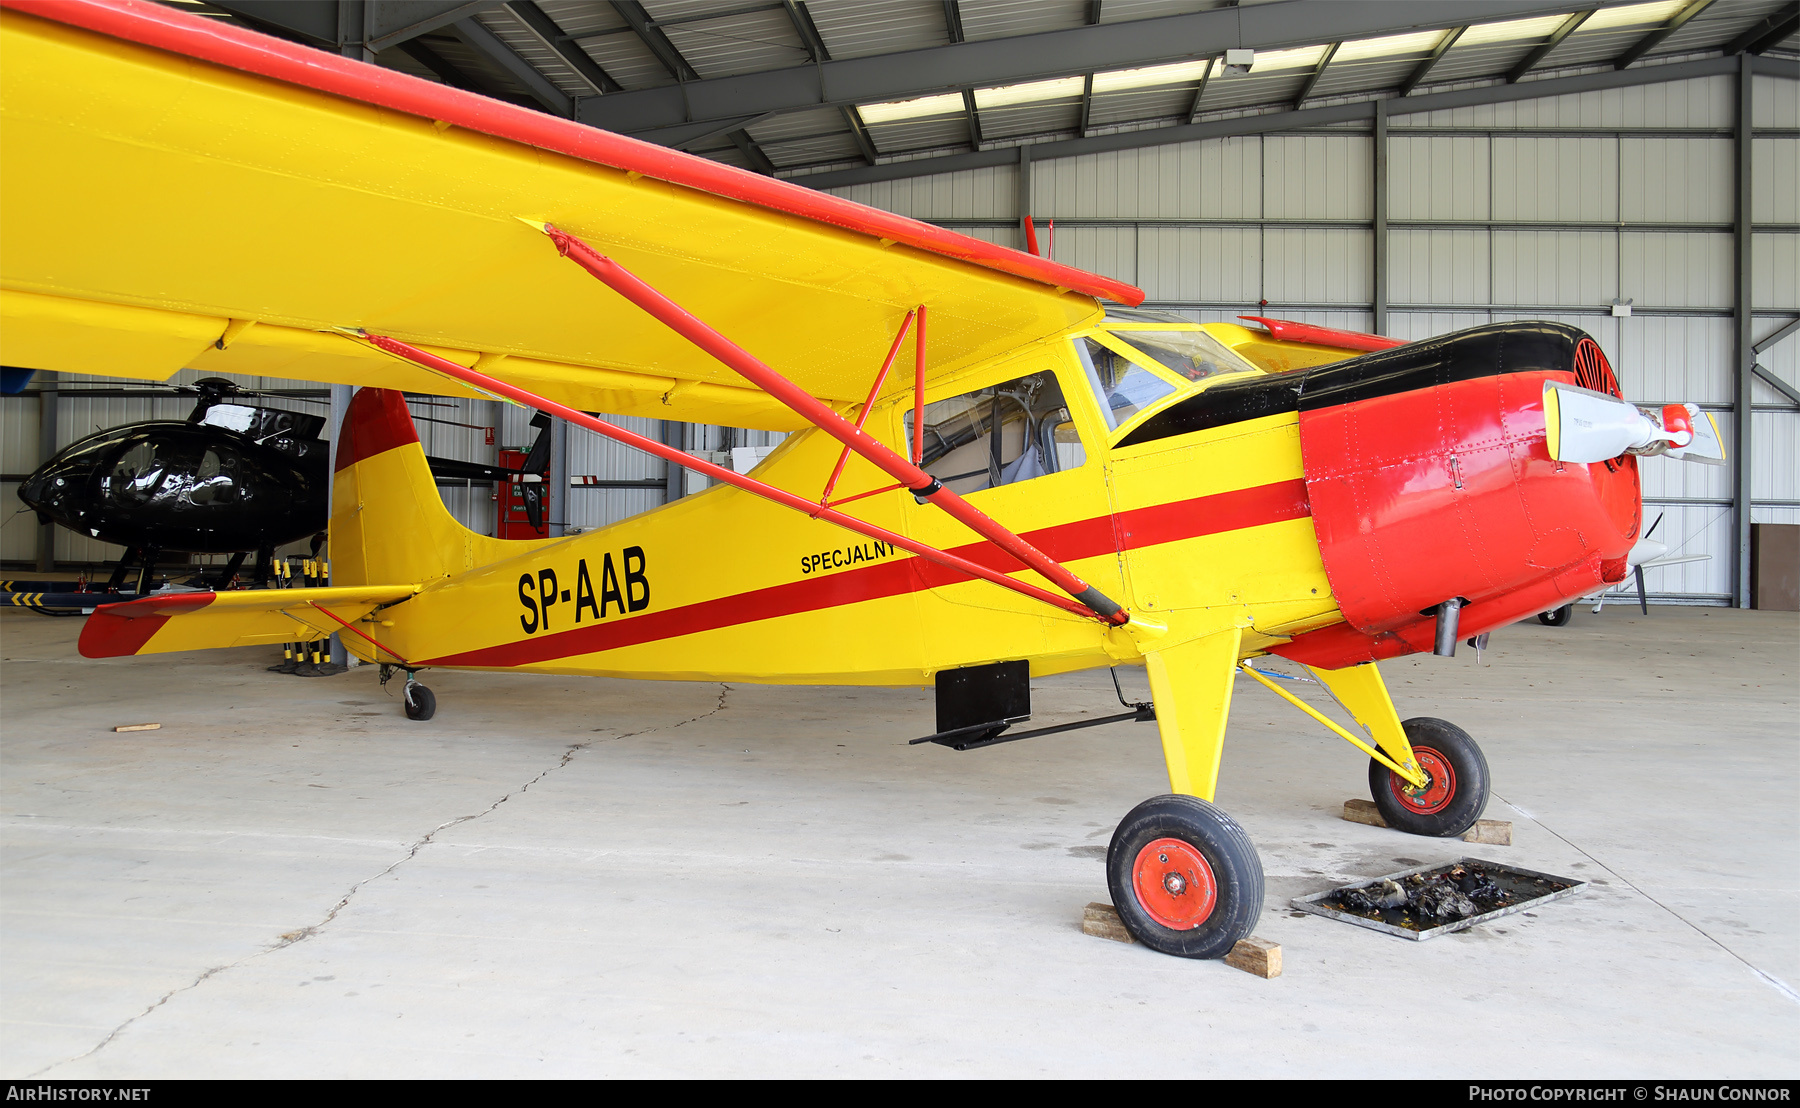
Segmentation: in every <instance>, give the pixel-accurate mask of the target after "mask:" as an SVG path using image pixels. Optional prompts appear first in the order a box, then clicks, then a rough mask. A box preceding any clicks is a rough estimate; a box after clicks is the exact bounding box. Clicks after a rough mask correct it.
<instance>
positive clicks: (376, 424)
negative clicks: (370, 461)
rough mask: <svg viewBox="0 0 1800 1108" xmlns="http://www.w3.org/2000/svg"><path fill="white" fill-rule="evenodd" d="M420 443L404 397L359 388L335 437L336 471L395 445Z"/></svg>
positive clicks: (384, 391) (382, 452) (393, 393)
mask: <svg viewBox="0 0 1800 1108" xmlns="http://www.w3.org/2000/svg"><path fill="white" fill-rule="evenodd" d="M418 441H419V431H418V429H417V428H416V427H414V426H413V421H412V413H411V412H409V411H407V410H406V395H405V394H404V393H400V392H395V391H394V390H393V389H358V390H357V393H356V396H355V397H354V398H352V399H351V401H350V410H349V411H347V412H345V413H344V430H343V434H341V435H339V436H338V444H337V463H336V466H335V472H340V473H341V472H342V471H344V470H346V469H349V468H350V467H351V466H353V465H355V464H356V463H357V462H360V461H362V460H363V459H365V458H373V457H374V456H375V455H377V454H385V453H387V452H388V451H389V450H392V449H394V448H395V447H396V446H406V445H408V444H410V443H415V442H418Z"/></svg>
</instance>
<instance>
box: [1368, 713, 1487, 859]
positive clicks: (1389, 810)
mask: <svg viewBox="0 0 1800 1108" xmlns="http://www.w3.org/2000/svg"><path fill="white" fill-rule="evenodd" d="M1400 726H1401V727H1403V728H1405V730H1406V741H1407V742H1409V743H1411V744H1412V748H1413V756H1414V757H1416V758H1418V760H1419V764H1420V766H1421V767H1422V768H1423V769H1424V770H1425V772H1426V773H1427V774H1429V775H1430V776H1431V780H1430V781H1429V782H1427V783H1426V786H1425V788H1424V789H1422V790H1415V789H1413V788H1412V787H1411V786H1410V785H1408V784H1407V783H1406V779H1405V778H1403V777H1398V776H1396V775H1395V774H1394V771H1393V770H1391V769H1389V768H1387V767H1386V766H1384V765H1382V764H1381V763H1380V762H1377V761H1376V760H1375V759H1373V758H1370V759H1369V795H1370V796H1372V797H1374V798H1375V807H1376V808H1377V809H1379V810H1380V812H1381V818H1382V819H1384V820H1386V821H1387V825H1388V826H1389V827H1392V828H1394V829H1395V830H1397V831H1405V832H1406V833H1407V834H1409V835H1431V836H1434V837H1436V838H1449V837H1451V836H1455V835H1460V834H1462V833H1463V832H1464V831H1467V830H1468V829H1469V828H1471V827H1473V826H1475V821H1476V820H1478V819H1480V818H1481V813H1482V812H1483V811H1485V810H1486V809H1487V802H1488V790H1489V788H1490V787H1491V781H1492V779H1491V778H1490V777H1489V775H1488V764H1487V759H1486V758H1485V757H1483V756H1482V753H1481V748H1480V747H1479V746H1476V745H1475V740H1474V739H1472V738H1470V737H1469V733H1468V732H1467V731H1464V730H1463V729H1462V728H1460V727H1458V726H1456V725H1455V724H1454V723H1446V722H1444V721H1443V720H1441V719H1432V718H1430V717H1428V716H1421V717H1419V718H1418V719H1409V720H1407V721H1406V722H1404V723H1402V724H1401V725H1400Z"/></svg>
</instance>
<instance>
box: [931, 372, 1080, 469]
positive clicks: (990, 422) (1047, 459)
mask: <svg viewBox="0 0 1800 1108" xmlns="http://www.w3.org/2000/svg"><path fill="white" fill-rule="evenodd" d="M905 420H906V438H907V441H908V442H911V441H912V421H913V415H912V413H911V412H908V413H906V417H905ZM1085 461H1087V451H1086V450H1085V449H1083V448H1082V445H1081V438H1080V436H1079V435H1077V434H1076V432H1075V424H1074V422H1073V421H1072V420H1071V419H1070V417H1069V409H1068V406H1067V404H1066V403H1065V401H1064V400H1063V394H1062V388H1061V386H1059V385H1058V384H1057V383H1056V377H1055V375H1053V374H1050V373H1033V374H1031V375H1030V376H1027V377H1020V378H1017V379H1015V380H1012V381H1003V382H1001V383H1000V384H998V385H994V386H992V387H990V388H985V389H977V390H976V391H974V392H970V393H964V394H963V395H961V396H953V397H951V398H950V399H948V400H939V401H937V402H936V403H932V404H927V405H925V458H924V461H923V462H922V463H920V464H921V466H922V468H923V469H924V470H925V472H926V473H929V474H931V475H932V476H933V477H936V478H937V479H938V480H939V481H942V482H943V483H944V486H945V487H946V488H948V489H950V491H952V492H955V493H958V494H966V493H972V492H979V491H981V490H982V489H988V488H993V487H995V486H996V485H1011V484H1015V483H1017V482H1019V481H1028V480H1030V479H1031V478H1033V477H1042V476H1044V475H1045V474H1047V473H1059V472H1061V471H1063V470H1066V469H1075V468H1076V467H1078V466H1080V465H1081V464H1082V463H1083V462H1085Z"/></svg>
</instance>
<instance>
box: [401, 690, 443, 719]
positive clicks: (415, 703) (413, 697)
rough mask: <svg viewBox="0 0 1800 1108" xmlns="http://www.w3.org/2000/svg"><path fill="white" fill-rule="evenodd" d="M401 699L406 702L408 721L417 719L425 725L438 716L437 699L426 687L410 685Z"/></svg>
mask: <svg viewBox="0 0 1800 1108" xmlns="http://www.w3.org/2000/svg"><path fill="white" fill-rule="evenodd" d="M401 699H402V700H404V701H405V702H406V718H407V719H416V720H418V721H419V722H420V723H423V722H425V721H426V720H428V719H430V718H431V717H432V716H434V715H436V714H437V697H436V696H434V695H433V694H432V691H431V690H430V689H428V688H426V687H425V686H424V685H415V684H411V683H409V684H408V685H407V686H406V692H405V693H404V694H402V697H401Z"/></svg>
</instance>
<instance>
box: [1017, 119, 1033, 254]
mask: <svg viewBox="0 0 1800 1108" xmlns="http://www.w3.org/2000/svg"><path fill="white" fill-rule="evenodd" d="M1018 185H1019V189H1018V196H1019V248H1020V249H1021V250H1023V249H1024V248H1025V243H1026V237H1025V221H1026V220H1027V219H1029V218H1031V144H1030V143H1025V144H1024V145H1022V146H1020V147H1019V181H1018Z"/></svg>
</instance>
